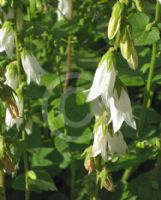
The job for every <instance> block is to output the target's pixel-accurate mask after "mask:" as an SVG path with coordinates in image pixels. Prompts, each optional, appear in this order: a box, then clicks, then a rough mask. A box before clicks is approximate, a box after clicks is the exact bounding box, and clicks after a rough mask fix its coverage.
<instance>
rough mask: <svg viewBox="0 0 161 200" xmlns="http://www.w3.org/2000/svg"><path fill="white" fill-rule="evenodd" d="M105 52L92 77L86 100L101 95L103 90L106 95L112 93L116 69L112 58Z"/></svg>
mask: <svg viewBox="0 0 161 200" xmlns="http://www.w3.org/2000/svg"><path fill="white" fill-rule="evenodd" d="M108 53H110V52H107V53H106V54H105V55H104V56H103V58H102V60H101V62H100V64H99V66H98V68H97V70H96V73H95V76H94V79H93V83H92V87H91V88H90V92H89V94H88V97H87V101H92V100H94V99H96V98H97V97H98V96H100V95H102V94H103V93H104V91H106V94H107V95H108V96H111V95H112V93H113V89H114V85H115V80H116V70H115V66H114V62H113V61H112V58H111V57H110V56H109V55H108Z"/></svg>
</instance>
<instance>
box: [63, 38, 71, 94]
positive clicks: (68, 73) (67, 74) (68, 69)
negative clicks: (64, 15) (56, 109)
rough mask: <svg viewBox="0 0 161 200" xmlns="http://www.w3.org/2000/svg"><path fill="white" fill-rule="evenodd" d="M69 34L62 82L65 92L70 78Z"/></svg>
mask: <svg viewBox="0 0 161 200" xmlns="http://www.w3.org/2000/svg"><path fill="white" fill-rule="evenodd" d="M71 48H72V47H71V36H68V44H67V59H66V75H65V82H64V93H66V91H67V88H68V84H69V79H70V69H71V50H72V49H71Z"/></svg>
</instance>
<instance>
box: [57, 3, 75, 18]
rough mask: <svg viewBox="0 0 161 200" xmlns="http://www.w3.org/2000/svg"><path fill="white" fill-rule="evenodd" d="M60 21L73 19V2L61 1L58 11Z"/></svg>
mask: <svg viewBox="0 0 161 200" xmlns="http://www.w3.org/2000/svg"><path fill="white" fill-rule="evenodd" d="M57 16H58V21H61V20H63V19H67V20H71V19H72V0H59V1H58V9H57Z"/></svg>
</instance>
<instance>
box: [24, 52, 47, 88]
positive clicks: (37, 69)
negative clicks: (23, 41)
mask: <svg viewBox="0 0 161 200" xmlns="http://www.w3.org/2000/svg"><path fill="white" fill-rule="evenodd" d="M21 61H22V66H23V69H24V71H25V73H26V76H27V84H30V82H31V81H34V82H36V83H37V84H38V85H40V82H41V76H42V75H43V74H44V73H45V70H43V69H42V68H41V66H40V65H39V63H38V61H37V59H36V58H35V57H34V56H33V55H32V54H29V53H22V55H21Z"/></svg>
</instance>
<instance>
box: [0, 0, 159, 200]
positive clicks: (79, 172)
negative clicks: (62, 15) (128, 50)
mask: <svg viewBox="0 0 161 200" xmlns="http://www.w3.org/2000/svg"><path fill="white" fill-rule="evenodd" d="M39 2H40V4H39V6H37V8H35V9H33V10H30V12H31V16H30V18H29V15H28V12H29V10H28V9H29V2H28V1H26V2H24V1H20V3H21V5H23V6H22V10H23V13H24V28H23V34H22V40H23V42H24V46H25V47H27V48H28V49H29V50H30V51H32V52H33V54H34V55H35V56H36V57H37V59H38V60H39V62H40V63H41V65H42V67H43V68H44V69H45V70H46V71H47V72H48V73H47V74H46V75H44V76H43V80H42V82H43V84H42V86H41V87H40V86H36V85H35V84H34V83H32V84H31V85H30V86H29V87H28V88H26V89H25V93H24V96H25V99H26V100H27V102H29V103H28V104H27V105H25V109H26V110H25V112H26V113H28V115H31V116H32V119H33V122H34V126H33V133H32V135H30V136H27V140H26V141H25V142H24V141H22V140H21V135H19V134H17V131H16V128H15V127H14V128H12V129H11V130H9V131H8V132H5V135H4V136H5V141H6V143H7V144H8V146H10V148H14V151H15V155H14V158H13V160H14V162H15V163H17V161H19V169H18V171H17V175H16V177H14V178H11V176H9V175H6V183H5V184H6V194H7V199H10V200H11V199H14V200H16V199H23V189H24V175H23V167H22V166H23V163H22V161H21V157H22V153H23V151H24V150H27V152H28V153H29V166H30V170H32V171H33V172H35V173H36V174H37V180H36V181H35V180H34V177H33V176H34V175H33V174H32V172H31V178H30V189H31V191H32V193H31V199H34V200H37V199H39V200H46V199H48V200H53V199H54V200H57V199H59V200H60V199H61V200H67V199H70V196H71V191H72V192H73V193H74V194H73V195H74V199H75V200H82V199H83V200H85V199H90V197H91V196H92V193H93V190H94V187H95V186H94V178H95V177H94V175H93V174H92V175H89V176H87V172H86V171H85V169H84V166H83V162H84V160H83V159H84V158H83V156H82V153H83V151H84V149H85V148H86V147H88V146H89V145H90V144H91V143H92V138H93V134H92V128H93V124H94V119H93V116H92V114H89V113H90V105H89V104H87V103H86V102H85V100H86V92H84V91H85V90H86V89H88V88H89V87H90V85H91V82H92V78H93V75H94V72H95V69H96V67H97V65H98V62H99V60H100V59H101V56H102V55H103V54H104V53H105V52H106V51H107V49H108V48H109V47H110V45H111V44H113V41H112V42H111V41H109V40H108V38H107V23H108V21H109V17H110V15H111V10H112V6H113V4H114V3H115V2H114V1H108V0H84V1H81V0H75V1H73V2H74V13H73V20H72V21H70V22H57V15H56V9H57V1H52V0H42V1H41V0H39ZM4 9H6V10H7V7H6V8H4ZM154 13H155V1H153V0H151V1H148V0H147V1H146V0H145V9H144V13H141V12H138V11H137V10H136V9H135V8H132V12H131V14H130V15H129V17H128V21H129V23H130V24H131V25H132V31H133V36H134V39H135V40H134V41H135V45H136V46H137V47H136V48H137V52H138V55H139V67H138V69H137V70H136V71H132V70H131V69H129V67H128V64H127V63H126V61H125V60H123V59H122V57H121V54H120V52H119V51H118V54H117V67H118V73H119V77H120V79H121V81H123V83H124V84H125V85H126V86H128V90H129V94H130V98H131V101H132V105H133V110H134V114H135V116H136V121H137V122H138V119H139V115H140V112H141V107H142V103H143V102H142V101H143V92H144V84H145V82H146V80H147V74H148V69H149V66H150V64H149V63H150V57H151V45H152V44H153V43H154V42H157V49H158V53H157V65H156V70H155V76H154V78H153V83H154V85H153V88H154V98H153V102H152V108H151V109H149V110H148V113H147V115H146V123H145V124H146V126H145V127H144V129H143V132H142V134H141V137H137V136H136V133H135V131H133V130H132V129H130V128H129V127H127V126H125V125H124V126H123V128H122V131H123V133H124V136H125V139H126V141H127V143H128V145H129V153H127V154H126V155H125V156H121V157H118V156H116V155H114V156H113V158H112V159H111V161H109V163H108V164H107V166H108V168H109V170H110V171H111V172H112V175H113V177H114V182H115V184H116V191H115V192H114V193H110V192H107V191H106V190H104V189H103V190H101V191H100V199H108V198H109V199H111V200H112V199H114V200H136V199H139V200H144V199H146V200H148V199H149V200H151V199H155V200H157V199H158V200H160V199H161V180H160V171H159V170H158V171H157V172H156V168H155V160H156V158H157V156H158V153H159V150H160V129H161V124H160V122H161V110H160V107H161V103H160V100H161V91H160V84H161V57H160V54H161V40H160V29H161V24H160V23H159V24H154V25H153V26H152V27H151V28H149V29H148V28H147V27H148V24H149V23H150V22H152V21H153V20H154ZM69 35H70V36H71V37H72V64H71V72H72V73H71V77H70V82H69V89H68V92H67V94H66V95H63V91H62V88H63V82H64V76H65V72H66V47H67V38H68V36H69ZM8 63H9V60H8V58H6V56H5V54H2V55H1V56H0V66H1V71H2V72H3V71H4V69H5V66H6V64H8ZM23 78H24V80H25V77H23ZM60 97H61V98H60ZM44 112H45V114H44ZM3 116H5V111H3ZM64 116H66V117H64ZM85 117H88V118H87V120H85V122H83V124H82V125H81V126H77V125H78V124H79V123H80V121H81V120H83V119H84V118H85ZM72 122H73V123H76V124H77V125H76V127H73V125H72ZM132 166H133V167H135V171H134V173H133V174H132V176H131V177H130V178H129V180H128V182H123V181H121V178H122V175H123V172H124V170H125V169H127V168H129V167H132ZM156 173H157V175H156ZM56 188H57V190H56V191H55V189H56Z"/></svg>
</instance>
